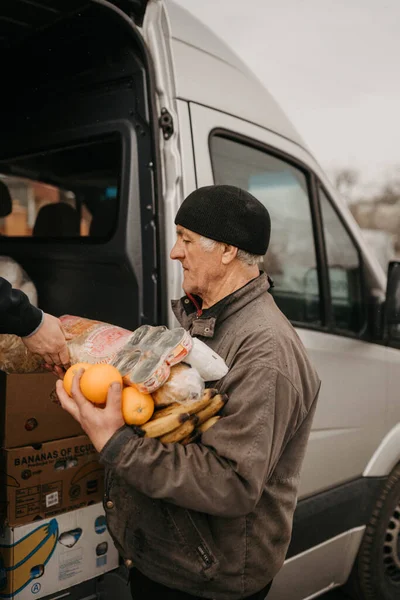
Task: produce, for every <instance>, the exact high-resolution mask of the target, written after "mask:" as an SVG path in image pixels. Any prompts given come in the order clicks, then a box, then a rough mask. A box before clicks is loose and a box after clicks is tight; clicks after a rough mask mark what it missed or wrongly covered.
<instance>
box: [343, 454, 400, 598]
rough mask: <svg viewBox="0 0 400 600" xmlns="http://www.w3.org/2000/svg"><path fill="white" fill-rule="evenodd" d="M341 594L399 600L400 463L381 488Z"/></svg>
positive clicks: (353, 596)
mask: <svg viewBox="0 0 400 600" xmlns="http://www.w3.org/2000/svg"><path fill="white" fill-rule="evenodd" d="M345 592H346V593H347V594H348V595H349V596H350V597H351V598H355V599H357V600H378V598H379V600H398V599H399V598H400V463H399V464H398V465H397V466H396V467H395V468H394V469H393V471H392V472H391V473H390V475H389V477H388V478H387V480H386V481H385V483H384V485H383V486H382V489H381V491H380V494H379V496H378V499H377V501H376V503H375V506H374V509H373V511H372V515H371V518H370V520H369V523H368V525H367V528H366V530H365V533H364V537H363V540H362V542H361V546H360V549H359V552H358V555H357V559H356V561H355V564H354V567H353V570H352V573H351V575H350V578H349V581H348V582H347V584H346V586H345Z"/></svg>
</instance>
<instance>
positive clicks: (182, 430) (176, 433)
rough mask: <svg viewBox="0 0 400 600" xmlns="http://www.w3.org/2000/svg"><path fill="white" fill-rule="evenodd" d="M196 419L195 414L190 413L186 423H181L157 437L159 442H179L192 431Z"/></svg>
mask: <svg viewBox="0 0 400 600" xmlns="http://www.w3.org/2000/svg"><path fill="white" fill-rule="evenodd" d="M197 421H198V419H197V415H191V417H190V419H188V420H187V421H186V423H183V424H182V425H180V426H179V427H177V428H176V429H173V431H170V432H169V433H166V434H165V435H162V436H161V437H160V438H159V440H160V442H162V443H163V444H175V443H176V442H180V441H181V440H183V439H184V438H185V437H186V436H188V435H189V434H191V433H192V431H193V430H194V428H195V426H196V424H197Z"/></svg>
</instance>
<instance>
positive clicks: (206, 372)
mask: <svg viewBox="0 0 400 600" xmlns="http://www.w3.org/2000/svg"><path fill="white" fill-rule="evenodd" d="M183 362H184V363H187V364H188V365H190V366H191V367H194V368H195V369H197V371H198V372H199V374H200V377H201V378H202V379H204V381H218V379H221V378H222V377H224V375H226V374H227V372H228V367H227V365H226V363H225V361H224V360H223V359H222V358H221V357H220V355H219V354H217V353H216V352H214V350H212V349H211V348H209V347H208V346H207V344H205V343H204V342H202V341H201V340H199V339H198V338H193V347H192V350H191V351H190V352H189V354H188V355H187V356H186V357H185V358H184V359H183Z"/></svg>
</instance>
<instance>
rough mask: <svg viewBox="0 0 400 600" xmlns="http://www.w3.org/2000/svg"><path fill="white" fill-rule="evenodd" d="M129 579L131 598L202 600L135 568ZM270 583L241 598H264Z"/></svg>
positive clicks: (256, 599)
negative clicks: (158, 581)
mask: <svg viewBox="0 0 400 600" xmlns="http://www.w3.org/2000/svg"><path fill="white" fill-rule="evenodd" d="M130 581H131V592H132V600H153V598H156V599H160V600H204V598H201V597H200V596H191V595H190V594H186V592H180V591H179V590H172V589H171V588H167V587H165V586H164V585H161V584H160V583H155V582H154V581H151V579H148V578H147V577H145V576H144V575H142V573H140V571H138V570H137V569H132V570H131V572H130ZM271 585H272V581H271V582H270V583H269V584H268V585H267V586H265V588H263V589H262V590H260V591H259V592H257V593H256V594H253V595H252V596H247V597H246V598H242V600H264V598H265V597H266V596H267V594H268V592H269V590H270V588H271Z"/></svg>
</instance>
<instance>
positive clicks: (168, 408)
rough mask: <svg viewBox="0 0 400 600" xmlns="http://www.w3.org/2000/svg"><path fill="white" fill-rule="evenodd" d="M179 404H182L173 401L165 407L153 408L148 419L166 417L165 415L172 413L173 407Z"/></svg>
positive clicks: (153, 419) (177, 406)
mask: <svg viewBox="0 0 400 600" xmlns="http://www.w3.org/2000/svg"><path fill="white" fill-rule="evenodd" d="M180 406H182V404H180V403H179V402H173V403H172V404H169V405H168V406H166V407H165V408H162V409H160V410H155V411H154V413H153V415H152V417H151V419H150V420H151V421H155V420H156V419H160V418H162V417H166V416H168V415H170V414H172V413H173V412H174V411H175V409H177V408H179V407H180Z"/></svg>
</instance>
